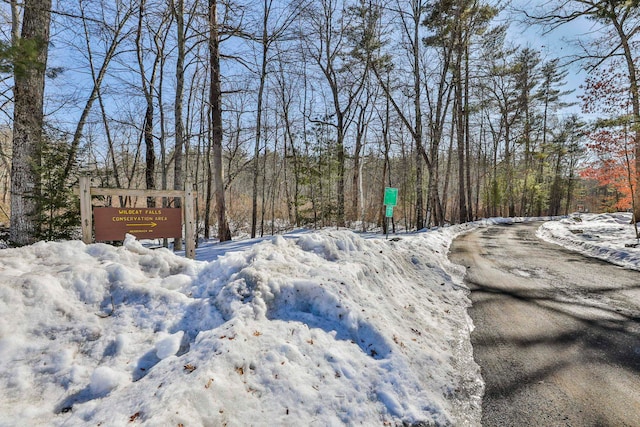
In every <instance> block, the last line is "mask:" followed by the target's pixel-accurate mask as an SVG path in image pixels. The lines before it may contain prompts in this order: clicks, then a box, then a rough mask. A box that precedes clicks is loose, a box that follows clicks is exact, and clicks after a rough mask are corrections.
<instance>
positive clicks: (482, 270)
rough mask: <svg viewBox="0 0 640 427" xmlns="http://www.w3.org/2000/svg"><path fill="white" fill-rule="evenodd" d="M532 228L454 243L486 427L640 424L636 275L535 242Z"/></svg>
mask: <svg viewBox="0 0 640 427" xmlns="http://www.w3.org/2000/svg"><path fill="white" fill-rule="evenodd" d="M538 227H539V223H538V224H536V223H527V224H514V225H499V226H490V227H487V228H479V229H476V230H474V231H472V232H470V233H467V234H465V235H463V236H461V237H460V238H458V239H456V240H455V241H454V242H453V244H452V246H451V252H450V259H451V260H452V261H453V262H455V263H458V264H461V265H463V266H465V267H467V275H466V279H465V280H466V283H467V284H468V286H469V287H470V288H471V290H472V293H471V299H472V302H473V306H472V307H471V308H470V309H469V314H470V315H471V317H472V319H473V321H474V323H475V328H476V329H475V331H474V332H473V334H472V339H471V341H472V344H473V347H474V357H475V359H476V362H477V363H478V364H479V365H480V367H481V370H482V375H483V378H484V380H485V382H486V389H485V396H484V399H483V405H482V410H483V414H482V425H483V426H543V425H544V426H640V392H639V391H640V273H639V272H637V271H632V270H625V269H623V268H620V267H617V266H614V265H611V264H608V263H606V262H603V261H599V260H596V259H592V258H587V257H584V256H582V255H579V254H577V253H574V252H571V251H568V250H566V249H562V248H560V247H558V246H555V245H552V244H549V243H546V242H543V241H541V240H539V239H538V238H537V237H535V232H536V229H537V228H538Z"/></svg>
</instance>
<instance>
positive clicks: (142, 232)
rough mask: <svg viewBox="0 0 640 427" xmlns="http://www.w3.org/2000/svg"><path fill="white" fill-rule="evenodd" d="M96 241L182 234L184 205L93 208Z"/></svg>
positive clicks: (177, 235)
mask: <svg viewBox="0 0 640 427" xmlns="http://www.w3.org/2000/svg"><path fill="white" fill-rule="evenodd" d="M93 220H94V223H95V233H96V241H97V242H104V241H111V240H124V237H125V234H132V235H134V236H136V237H137V238H138V239H155V238H160V237H182V209H180V208H93Z"/></svg>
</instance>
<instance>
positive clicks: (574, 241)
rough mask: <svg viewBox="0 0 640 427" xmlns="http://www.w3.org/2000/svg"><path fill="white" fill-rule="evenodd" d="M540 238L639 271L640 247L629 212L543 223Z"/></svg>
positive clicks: (571, 217)
mask: <svg viewBox="0 0 640 427" xmlns="http://www.w3.org/2000/svg"><path fill="white" fill-rule="evenodd" d="M537 234H538V237H540V238H541V239H544V240H546V241H549V242H551V243H556V244H558V245H561V246H563V247H565V248H567V249H571V250H574V251H577V252H580V253H583V254H585V255H588V256H591V257H594V258H599V259H603V260H606V261H609V262H611V263H613V264H616V265H620V266H622V267H625V268H631V269H635V270H640V246H639V247H633V245H636V244H637V243H638V239H636V237H635V228H634V226H633V224H632V223H631V214H630V213H626V212H618V213H607V214H591V213H588V214H574V215H570V216H569V217H567V218H564V219H562V220H560V221H552V222H547V223H544V224H543V225H542V226H541V227H540V228H539V229H538V233H537Z"/></svg>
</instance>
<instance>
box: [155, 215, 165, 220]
mask: <svg viewBox="0 0 640 427" xmlns="http://www.w3.org/2000/svg"><path fill="white" fill-rule="evenodd" d="M166 220H167V217H166V216H157V217H155V219H154V221H166Z"/></svg>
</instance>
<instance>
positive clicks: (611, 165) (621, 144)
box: [581, 129, 636, 211]
mask: <svg viewBox="0 0 640 427" xmlns="http://www.w3.org/2000/svg"><path fill="white" fill-rule="evenodd" d="M589 138H590V139H591V142H590V143H588V144H587V147H588V148H589V149H590V150H591V152H592V154H593V155H594V157H593V160H592V161H590V162H589V163H588V166H587V167H586V168H585V169H584V170H583V171H582V172H581V175H582V177H583V178H589V179H594V180H596V181H598V183H600V185H601V186H603V187H607V188H609V189H611V190H614V191H613V194H611V195H609V196H608V198H607V199H608V200H606V201H605V205H607V206H611V207H613V208H615V209H616V210H619V211H623V210H627V209H630V208H631V194H632V192H631V186H630V182H629V176H631V177H635V176H636V173H635V167H634V161H633V159H634V156H633V145H634V141H633V139H632V138H631V137H630V136H629V135H627V132H624V131H622V130H611V129H599V130H597V131H594V132H592V133H591V134H590V135H589ZM633 183H634V182H633ZM634 184H635V183H634Z"/></svg>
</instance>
